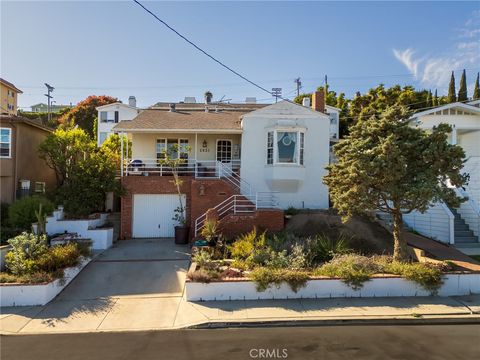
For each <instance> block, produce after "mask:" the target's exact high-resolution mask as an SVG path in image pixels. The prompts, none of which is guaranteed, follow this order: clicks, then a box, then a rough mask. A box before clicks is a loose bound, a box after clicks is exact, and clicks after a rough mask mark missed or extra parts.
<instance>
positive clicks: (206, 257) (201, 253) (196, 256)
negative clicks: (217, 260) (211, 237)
mask: <svg viewBox="0 0 480 360" xmlns="http://www.w3.org/2000/svg"><path fill="white" fill-rule="evenodd" d="M192 260H193V261H194V262H196V263H197V265H198V266H200V267H202V268H203V267H205V266H207V265H208V264H209V263H210V262H211V261H212V254H211V253H210V252H209V249H203V248H197V249H196V250H195V251H194V253H193V255H192Z"/></svg>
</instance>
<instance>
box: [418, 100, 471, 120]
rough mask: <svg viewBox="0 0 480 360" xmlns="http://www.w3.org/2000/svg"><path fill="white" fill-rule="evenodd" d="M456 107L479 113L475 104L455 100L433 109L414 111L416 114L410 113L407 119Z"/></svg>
mask: <svg viewBox="0 0 480 360" xmlns="http://www.w3.org/2000/svg"><path fill="white" fill-rule="evenodd" d="M456 107H457V108H461V109H463V110H467V111H471V112H474V113H479V114H480V108H477V107H476V106H473V105H469V104H464V103H460V102H456V103H451V104H447V105H442V106H439V107H435V108H433V109H429V110H425V111H421V112H419V113H416V114H414V115H412V117H410V119H409V120H413V119H416V118H419V117H421V116H425V115H429V114H434V113H436V112H437V111H443V110H448V109H452V108H456Z"/></svg>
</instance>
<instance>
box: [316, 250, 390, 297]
mask: <svg viewBox="0 0 480 360" xmlns="http://www.w3.org/2000/svg"><path fill="white" fill-rule="evenodd" d="M380 269H381V267H380V266H379V265H378V264H377V263H376V262H375V260H374V259H373V258H369V257H366V256H361V255H355V254H347V255H337V256H335V257H334V258H333V259H332V260H331V261H330V262H328V263H325V264H323V265H322V266H321V267H319V268H317V269H316V270H315V271H314V274H315V275H323V276H330V277H338V278H341V279H342V281H343V282H344V283H345V284H347V285H348V286H350V287H351V288H352V289H354V290H358V289H360V288H362V286H363V283H364V282H366V281H368V280H370V278H371V276H372V275H374V274H376V273H378V272H379V271H380Z"/></svg>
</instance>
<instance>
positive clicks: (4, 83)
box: [0, 78, 23, 94]
mask: <svg viewBox="0 0 480 360" xmlns="http://www.w3.org/2000/svg"><path fill="white" fill-rule="evenodd" d="M0 83H2V84H3V85H5V86H7V87H9V88H10V89H13V90H15V91H16V92H17V93H19V94H23V91H22V90H20V89H19V88H17V87H16V86H15V85H13V84H12V83H11V82H10V81H7V80H5V79H2V78H0Z"/></svg>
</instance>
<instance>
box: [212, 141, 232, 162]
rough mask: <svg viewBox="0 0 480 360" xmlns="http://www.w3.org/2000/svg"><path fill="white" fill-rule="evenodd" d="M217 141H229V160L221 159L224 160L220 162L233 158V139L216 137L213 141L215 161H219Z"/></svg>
mask: <svg viewBox="0 0 480 360" xmlns="http://www.w3.org/2000/svg"><path fill="white" fill-rule="evenodd" d="M219 141H228V142H229V143H230V160H229V161H226V160H225V159H222V160H224V161H222V162H227V163H228V162H232V160H233V141H232V139H217V140H216V141H215V161H221V160H219V159H218V142H219Z"/></svg>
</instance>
